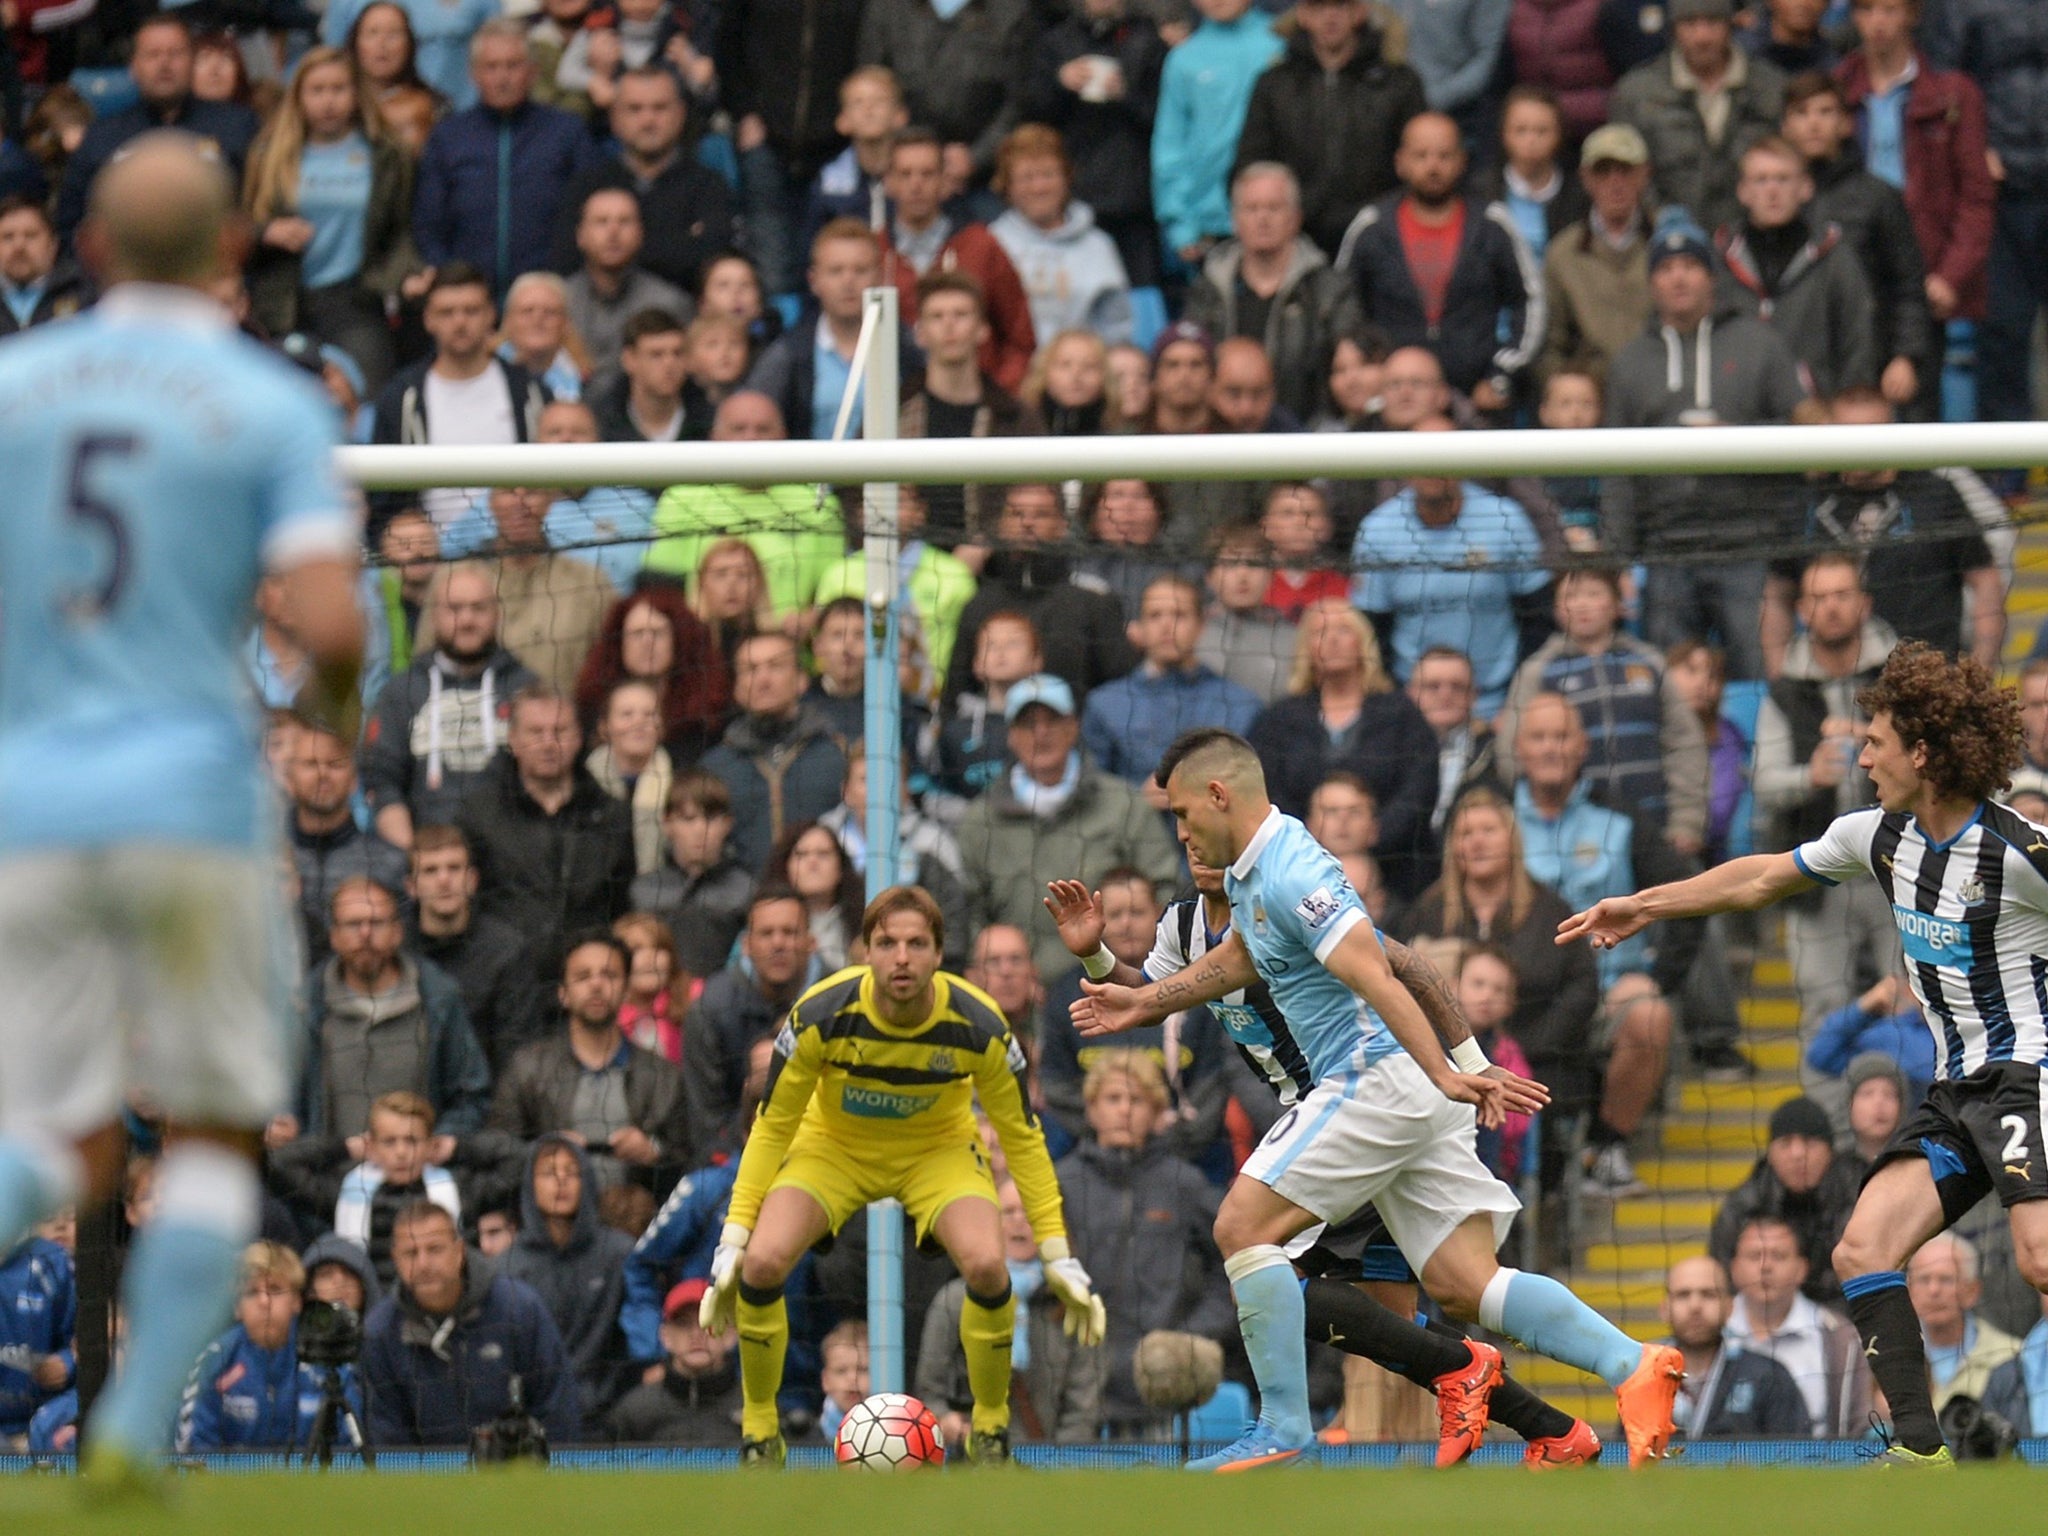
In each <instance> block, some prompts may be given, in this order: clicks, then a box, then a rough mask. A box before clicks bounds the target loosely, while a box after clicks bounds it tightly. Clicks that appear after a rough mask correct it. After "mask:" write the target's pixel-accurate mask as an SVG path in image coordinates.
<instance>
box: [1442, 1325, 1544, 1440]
mask: <svg viewBox="0 0 2048 1536" xmlns="http://www.w3.org/2000/svg"><path fill="white" fill-rule="evenodd" d="M1424 1326H1425V1327H1426V1328H1428V1329H1429V1331H1430V1332H1431V1333H1439V1334H1442V1335H1444V1336H1445V1337H1446V1338H1452V1339H1463V1338H1464V1337H1465V1336H1464V1335H1463V1334H1462V1333H1460V1332H1458V1330H1457V1329H1455V1328H1453V1327H1452V1326H1451V1325H1450V1324H1449V1323H1444V1322H1439V1321H1438V1320H1437V1319H1435V1318H1431V1319H1430V1320H1429V1321H1428V1322H1427V1323H1426V1324H1424ZM1486 1416H1487V1417H1488V1418H1489V1419H1491V1420H1493V1422H1494V1423H1496V1424H1502V1425H1505V1426H1506V1427H1507V1428H1509V1429H1512V1430H1513V1431H1514V1432H1515V1433H1516V1434H1518V1435H1520V1436H1521V1437H1522V1438H1523V1439H1524V1440H1553V1439H1555V1438H1557V1437H1558V1436H1559V1435H1568V1434H1570V1433H1571V1432H1572V1422H1573V1421H1572V1416H1571V1415H1570V1414H1568V1413H1565V1412H1564V1411H1562V1410H1561V1409H1557V1408H1553V1407H1551V1406H1550V1404H1548V1403H1546V1402H1545V1401H1543V1399H1542V1398H1540V1397H1538V1396H1537V1395H1536V1394H1535V1393H1534V1392H1531V1391H1530V1390H1529V1389H1528V1388H1527V1387H1525V1386H1523V1385H1522V1384H1521V1383H1520V1382H1519V1381H1517V1380H1515V1378H1514V1377H1512V1376H1510V1375H1507V1374H1506V1373H1505V1372H1503V1373H1502V1375H1501V1378H1500V1385H1499V1386H1497V1387H1495V1388H1494V1389H1493V1396H1492V1398H1491V1399H1489V1400H1488V1402H1487V1405H1486Z"/></svg>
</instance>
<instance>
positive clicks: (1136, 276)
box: [1024, 0, 1166, 344]
mask: <svg viewBox="0 0 2048 1536" xmlns="http://www.w3.org/2000/svg"><path fill="white" fill-rule="evenodd" d="M1165 64H1166V44H1165V42H1164V41H1163V40H1162V39H1161V37H1160V35H1159V28H1158V26H1157V25H1156V24H1155V23H1154V22H1153V21H1152V19H1151V18H1150V17H1149V16H1147V15H1145V14H1143V13H1142V8H1140V7H1136V6H1133V5H1131V4H1129V3H1128V0H1079V3H1078V4H1076V5H1074V6H1073V7H1072V8H1071V9H1069V10H1068V11H1067V13H1066V14H1065V15H1063V16H1061V17H1060V18H1059V19H1058V20H1057V21H1055V22H1053V23H1052V25H1050V26H1049V27H1047V28H1046V29H1045V30H1044V31H1043V32H1041V33H1040V34H1039V35H1038V43H1037V47H1036V49H1035V51H1034V54H1033V58H1032V65H1031V78H1030V81H1029V82H1028V83H1027V85H1026V87H1025V96H1024V113H1025V116H1026V118H1027V119H1028V120H1029V121H1031V122H1034V123H1044V124H1046V125H1048V126H1049V127H1051V128H1053V129H1055V130H1056V131H1057V132H1058V133H1059V135H1060V138H1061V140H1062V141H1063V142H1064V143H1065V145H1066V149H1067V154H1068V155H1069V157H1070V158H1071V160H1072V180H1073V194H1074V196H1075V197H1077V198H1079V199H1081V201H1083V202H1085V203H1086V204H1087V205H1088V207H1089V208H1090V209H1092V210H1093V211H1094V214H1095V222H1096V224H1097V226H1098V227H1099V228H1101V230H1102V231H1103V233H1105V234H1107V235H1108V236H1109V237H1110V239H1112V240H1114V241H1115V242H1116V248H1117V253H1118V255H1119V256H1121V257H1122V259H1123V265H1124V272H1125V274H1126V275H1127V276H1128V277H1129V278H1130V281H1131V283H1132V285H1133V286H1138V287H1143V286H1150V285H1154V284H1156V283H1157V282H1158V281H1159V273H1160V263H1159V226H1158V224H1157V223H1156V222H1155V221H1154V220H1153V217H1152V178H1151V157H1152V122H1153V118H1154V117H1155V115H1156V114H1157V112H1158V110H1159V73H1160V70H1161V69H1162V68H1163V67H1164V66H1165ZM1034 323H1035V322H1034ZM1036 329H1037V331H1038V334H1039V337H1040V339H1041V344H1042V342H1043V339H1044V338H1046V337H1049V336H1051V335H1052V334H1053V333H1052V331H1050V330H1048V329H1047V328H1046V327H1045V326H1043V325H1037V326H1036Z"/></svg>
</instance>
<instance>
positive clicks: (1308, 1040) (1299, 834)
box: [1223, 809, 1401, 1083]
mask: <svg viewBox="0 0 2048 1536" xmlns="http://www.w3.org/2000/svg"><path fill="white" fill-rule="evenodd" d="M1223 889H1224V891H1225V893H1226V894H1228V896H1229V897H1230V917H1231V926H1232V927H1234V928H1235V929H1236V930H1237V932H1238V935H1239V937H1241V938H1242V939H1243V940H1244V943H1245V947H1246V949H1248V950H1249V951H1250V952H1251V957H1252V964H1253V965H1255V966H1256V967H1257V968H1258V972H1259V975H1260V977H1261V978H1262V979H1263V980H1264V981H1265V983H1266V985H1267V986H1268V987H1269V988H1270V989H1271V990H1272V993H1273V1001H1274V1002H1275V1003H1276V1004H1277V1005H1278V1006H1279V1009H1280V1012H1281V1014H1282V1015H1283V1016H1284V1017H1285V1018H1286V1020H1287V1023H1288V1026H1289V1028H1290V1029H1291V1030H1292V1031H1293V1035H1294V1038H1295V1040H1296V1041H1297V1042H1298V1043H1299V1044H1300V1047H1301V1049H1302V1051H1303V1052H1304V1053H1305V1054H1306V1055H1307V1057H1308V1064H1309V1071H1310V1073H1311V1074H1312V1075H1313V1077H1314V1079H1315V1081H1316V1082H1318V1083H1320V1082H1322V1081H1323V1080H1324V1079H1325V1078H1329V1077H1336V1076H1340V1075H1342V1074H1345V1073H1349V1072H1359V1071H1363V1070H1364V1069H1365V1068H1367V1067H1369V1066H1371V1065H1372V1064H1373V1063H1374V1062H1376V1061H1379V1060H1381V1059H1382V1058H1384V1057H1387V1056H1391V1055H1392V1054H1393V1053H1394V1052H1396V1051H1398V1050H1400V1049H1401V1045H1400V1042H1399V1041H1397V1040H1396V1039H1395V1038H1394V1036H1393V1033H1392V1032H1391V1031H1390V1030H1389V1029H1388V1028H1387V1026H1386V1024H1385V1022H1384V1021H1382V1020H1381V1018H1380V1016H1379V1014H1378V1013H1376V1012H1375V1011H1374V1010H1373V1008H1372V1005H1371V1004H1369V1003H1367V1002H1366V1000H1365V999H1364V998H1362V997H1360V996H1359V995H1358V994H1357V993H1356V992H1353V991H1352V990H1351V989H1350V988H1349V987H1347V986H1346V985H1345V984H1344V983H1343V982H1341V981H1339V980H1338V979H1337V978H1336V977H1335V976H1332V975H1331V974H1330V973H1329V971H1327V970H1326V969H1324V967H1323V959H1324V957H1325V956H1327V955H1328V954H1329V953H1330V951H1331V950H1333V949H1335V948H1336V947H1337V944H1338V942H1339V941H1340V940H1341V939H1342V938H1343V937H1344V935H1345V934H1347V933H1349V932H1350V931H1351V930H1352V928H1353V927H1355V926H1356V925H1357V924H1359V923H1368V924H1369V923H1371V921H1372V919H1371V918H1370V917H1369V916H1367V915H1366V910H1365V904H1364V903H1363V902H1361V901H1360V900H1359V899H1358V893H1357V892H1356V891H1354V890H1353V889H1352V888H1351V882H1350V881H1349V880H1347V879H1345V878H1344V871H1343V868H1342V867H1341V866H1340V865H1339V864H1338V863H1337V861H1336V859H1334V858H1333V857H1331V855H1330V853H1329V851H1328V850H1327V849H1325V848H1324V847H1323V845H1322V844H1321V843H1319V842H1317V841H1316V840H1315V839H1314V838H1313V837H1311V836H1309V831H1308V828H1307V827H1304V826H1303V825H1302V824H1301V823H1300V822H1299V821H1296V820H1295V819H1294V818H1293V817H1292V816H1283V815H1281V814H1280V812H1279V811H1278V810H1277V809H1275V810H1272V811H1269V812H1268V813H1267V815H1266V819H1265V821H1264V822H1262V823H1261V824H1260V826H1259V830H1258V831H1257V832H1256V833H1254V834H1253V836H1252V840H1251V841H1250V842H1249V843H1247V844H1246V845H1245V849H1244V852H1243V853H1242V854H1240V855H1239V856H1238V859H1237V862H1236V863H1234V864H1232V865H1231V866H1230V868H1229V869H1227V870H1225V871H1224V873H1223Z"/></svg>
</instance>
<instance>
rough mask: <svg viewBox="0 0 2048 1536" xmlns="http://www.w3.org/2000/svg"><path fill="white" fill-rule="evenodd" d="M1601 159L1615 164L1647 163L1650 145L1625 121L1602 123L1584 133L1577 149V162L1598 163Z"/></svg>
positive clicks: (1648, 161)
mask: <svg viewBox="0 0 2048 1536" xmlns="http://www.w3.org/2000/svg"><path fill="white" fill-rule="evenodd" d="M1603 160H1605V161H1612V162H1613V163H1614V164H1616V165H1648V164H1649V163H1650V146H1649V145H1648V144H1645V143H1644V142H1643V136H1642V135H1641V134H1640V133H1638V132H1636V130H1635V129H1633V128H1631V127H1629V125H1628V124H1627V123H1602V124H1601V125H1600V126H1599V127H1598V128H1595V129H1594V130H1593V131H1592V132H1591V133H1589V134H1587V135H1586V142H1585V145H1584V146H1583V147H1582V148H1581V149H1580V151H1579V164H1581V165H1598V164H1600V163H1601V162H1602V161H1603Z"/></svg>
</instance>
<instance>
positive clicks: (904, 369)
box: [747, 305, 923, 442]
mask: <svg viewBox="0 0 2048 1536" xmlns="http://www.w3.org/2000/svg"><path fill="white" fill-rule="evenodd" d="M817 337H818V311H817V308H816V307H815V306H813V305H806V306H805V308H804V311H803V313H802V314H800V315H798V316H797V320H796V324H795V325H793V326H791V327H790V328H789V329H788V330H786V331H784V332H783V333H782V334H781V335H780V336H778V337H776V338H775V340H773V341H772V342H770V343H769V344H768V345H767V347H766V348H765V349H763V351H762V353H761V355H760V356H759V357H757V358H755V359H754V366H753V367H752V368H750V369H749V370H748V371H747V388H749V389H757V390H759V391H760V392H761V393H762V394H764V395H766V396H767V397H768V398H769V399H770V400H773V401H774V402H775V404H776V407H777V408H778V409H779V410H780V411H781V412H782V424H783V427H784V428H785V429H786V430H787V431H788V433H789V435H790V438H791V439H792V440H793V441H797V442H801V441H803V440H804V439H806V438H808V437H810V435H811V401H812V397H813V396H815V395H816V394H817V392H818V359H817V350H816V349H817ZM922 366H923V354H922V353H920V352H919V351H918V350H917V347H916V345H915V344H914V343H913V342H912V341H911V339H910V331H909V328H908V327H906V326H903V325H901V324H899V325H898V326H897V328H896V369H897V377H898V378H908V377H910V375H911V374H912V373H914V372H916V371H917V369H919V368H920V367H922Z"/></svg>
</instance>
